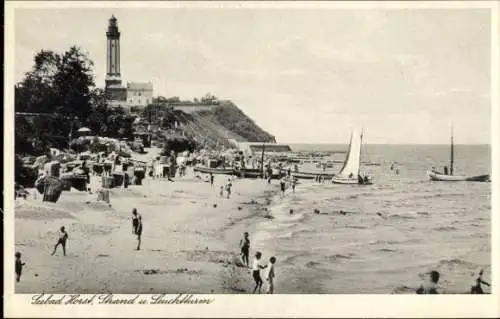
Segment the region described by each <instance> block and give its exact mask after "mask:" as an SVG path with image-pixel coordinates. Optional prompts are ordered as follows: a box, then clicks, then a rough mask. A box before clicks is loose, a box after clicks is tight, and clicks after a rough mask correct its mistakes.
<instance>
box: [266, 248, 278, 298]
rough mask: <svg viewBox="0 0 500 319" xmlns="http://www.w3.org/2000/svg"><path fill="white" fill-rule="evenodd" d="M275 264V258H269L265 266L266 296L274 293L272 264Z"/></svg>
mask: <svg viewBox="0 0 500 319" xmlns="http://www.w3.org/2000/svg"><path fill="white" fill-rule="evenodd" d="M275 263H276V257H274V256H273V257H271V258H269V265H267V268H268V270H267V278H266V280H267V293H268V294H273V293H274V277H275V274H274V264H275Z"/></svg>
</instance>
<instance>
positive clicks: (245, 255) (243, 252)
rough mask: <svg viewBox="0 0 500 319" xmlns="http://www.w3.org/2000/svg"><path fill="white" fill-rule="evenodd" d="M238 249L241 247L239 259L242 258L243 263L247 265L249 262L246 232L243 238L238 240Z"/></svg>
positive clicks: (248, 244) (248, 242)
mask: <svg viewBox="0 0 500 319" xmlns="http://www.w3.org/2000/svg"><path fill="white" fill-rule="evenodd" d="M240 249H241V259H242V260H243V264H245V266H247V267H249V266H250V263H249V260H248V255H249V253H250V239H249V238H248V232H245V233H244V234H243V238H242V239H241V240H240Z"/></svg>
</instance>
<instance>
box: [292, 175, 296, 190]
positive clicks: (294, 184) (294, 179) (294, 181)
mask: <svg viewBox="0 0 500 319" xmlns="http://www.w3.org/2000/svg"><path fill="white" fill-rule="evenodd" d="M295 186H297V178H296V177H295V176H294V177H293V178H292V192H294V193H295Z"/></svg>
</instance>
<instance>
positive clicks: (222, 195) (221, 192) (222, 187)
mask: <svg viewBox="0 0 500 319" xmlns="http://www.w3.org/2000/svg"><path fill="white" fill-rule="evenodd" d="M219 195H220V197H224V185H221V186H220V192H219Z"/></svg>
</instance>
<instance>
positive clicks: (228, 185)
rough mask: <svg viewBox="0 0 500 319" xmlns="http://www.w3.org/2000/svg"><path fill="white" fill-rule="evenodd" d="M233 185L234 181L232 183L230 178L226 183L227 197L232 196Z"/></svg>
mask: <svg viewBox="0 0 500 319" xmlns="http://www.w3.org/2000/svg"><path fill="white" fill-rule="evenodd" d="M232 186H233V183H231V179H230V178H228V180H227V184H226V192H227V198H229V197H231V187H232Z"/></svg>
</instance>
